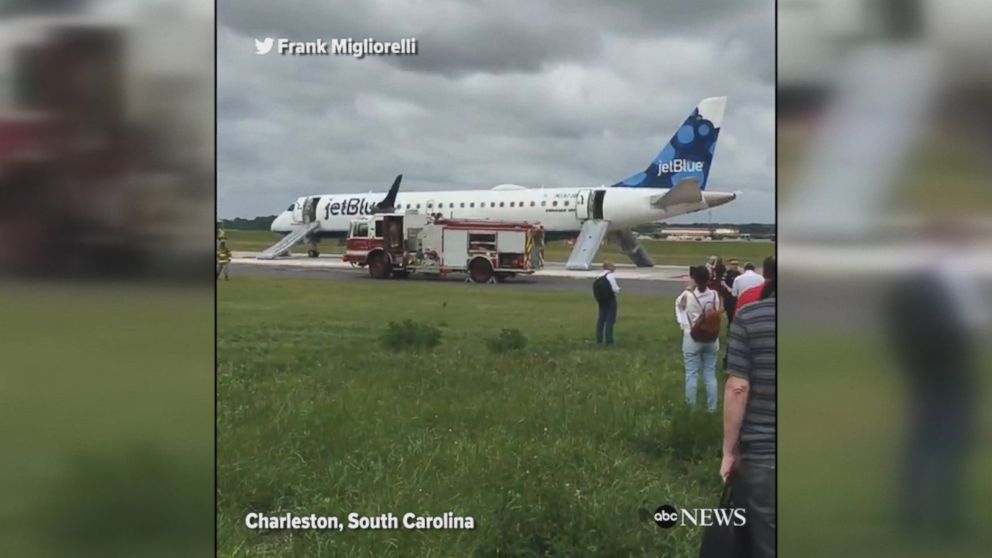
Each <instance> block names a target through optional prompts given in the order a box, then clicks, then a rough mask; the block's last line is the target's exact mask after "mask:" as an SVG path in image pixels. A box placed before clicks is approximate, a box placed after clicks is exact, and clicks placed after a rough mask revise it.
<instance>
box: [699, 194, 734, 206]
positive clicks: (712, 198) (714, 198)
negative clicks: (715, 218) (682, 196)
mask: <svg viewBox="0 0 992 558" xmlns="http://www.w3.org/2000/svg"><path fill="white" fill-rule="evenodd" d="M735 199H737V194H736V193H733V192H707V193H706V207H716V206H718V205H723V204H725V203H730V202H732V201H734V200H735Z"/></svg>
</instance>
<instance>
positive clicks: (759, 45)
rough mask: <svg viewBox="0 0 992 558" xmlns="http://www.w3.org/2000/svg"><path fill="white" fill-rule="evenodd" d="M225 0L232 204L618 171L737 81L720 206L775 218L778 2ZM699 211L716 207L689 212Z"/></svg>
mask: <svg viewBox="0 0 992 558" xmlns="http://www.w3.org/2000/svg"><path fill="white" fill-rule="evenodd" d="M385 6H387V4H385V3H381V2H333V3H325V2H319V1H316V0H302V1H296V2H292V3H279V4H275V3H271V2H258V1H240V2H223V3H221V4H220V6H219V8H218V9H219V28H218V49H217V57H218V175H219V183H218V197H219V209H220V213H221V215H222V216H225V217H231V216H254V215H258V214H271V213H273V212H275V211H276V210H278V209H281V208H283V207H285V206H286V205H288V204H289V203H290V201H291V200H292V199H295V198H296V197H297V196H300V195H304V194H309V193H331V192H349V191H366V190H369V189H375V190H382V189H384V188H385V187H387V186H388V184H389V182H390V181H391V179H392V177H393V176H394V175H395V174H397V173H399V172H403V173H404V174H405V176H406V180H405V183H404V187H405V188H408V189H410V190H417V189H420V190H422V189H448V188H488V187H491V186H493V185H496V184H500V183H504V182H511V183H520V184H524V185H527V186H541V185H546V186H574V185H598V184H601V183H609V182H612V181H615V180H617V179H619V178H622V177H624V176H627V175H629V174H631V173H632V172H636V171H637V170H640V169H642V168H644V167H645V166H646V165H647V163H648V161H649V160H650V159H651V158H652V156H654V154H655V153H657V151H658V149H659V148H660V146H661V145H662V144H663V143H664V142H665V141H667V139H668V137H669V136H670V135H671V133H672V132H673V131H674V129H675V128H676V127H677V126H678V124H679V123H681V121H682V119H683V118H684V117H685V115H686V114H687V113H688V112H689V111H690V110H691V109H692V107H693V106H694V105H695V103H696V102H697V101H698V100H699V99H701V98H703V97H707V96H713V95H728V96H729V97H730V103H729V105H728V113H727V115H726V118H725V125H724V131H723V135H722V136H721V141H720V145H719V146H718V148H717V156H716V159H715V160H714V167H713V175H712V178H711V182H710V184H711V187H712V188H714V189H721V190H738V189H739V190H741V191H742V192H743V193H744V196H742V197H741V198H740V199H739V200H738V201H736V202H734V203H733V204H730V205H728V206H725V207H722V208H720V209H719V210H716V211H714V215H713V218H714V220H737V221H750V220H758V221H766V222H767V221H772V220H773V219H774V168H775V161H774V137H775V136H774V100H775V93H774V68H775V67H774V64H775V62H774V36H773V33H774V11H773V10H774V3H771V2H764V1H753V2H747V1H716V0H705V1H702V2H700V1H694V2H693V1H688V0H686V1H684V2H680V3H679V6H665V5H664V3H657V2H644V3H635V2H623V3H602V2H592V1H591V0H590V1H578V2H574V1H571V2H565V1H564V0H562V1H546V2H525V1H504V2H498V3H497V2H473V1H463V2H440V3H430V4H424V3H419V2H411V3H403V2H398V3H397V2H390V3H388V8H387V7H385ZM263 36H274V37H287V38H291V39H294V40H308V39H315V38H318V37H320V38H329V37H355V38H361V37H365V36H374V37H376V38H380V39H390V40H391V39H396V38H401V37H406V36H416V37H417V38H418V41H419V42H420V54H419V56H415V57H409V56H407V57H392V58H387V57H367V58H365V59H362V60H357V59H354V58H351V57H336V56H335V57H289V56H286V57H282V56H277V55H274V54H270V55H267V56H256V55H255V54H254V50H253V42H252V39H253V38H254V37H263ZM689 217H690V220H692V219H693V218H699V216H689Z"/></svg>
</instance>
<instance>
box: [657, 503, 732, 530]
mask: <svg viewBox="0 0 992 558" xmlns="http://www.w3.org/2000/svg"><path fill="white" fill-rule="evenodd" d="M654 522H655V523H657V524H658V527H661V528H662V529H671V528H672V527H675V526H676V525H682V526H686V525H691V526H693V527H710V526H713V525H717V526H720V527H727V526H731V527H743V526H745V525H747V516H746V515H745V514H744V508H695V509H691V510H690V509H688V508H683V509H682V510H681V512H680V511H679V510H677V509H675V506H670V505H668V504H665V505H664V506H661V507H660V508H658V509H657V510H655V512H654Z"/></svg>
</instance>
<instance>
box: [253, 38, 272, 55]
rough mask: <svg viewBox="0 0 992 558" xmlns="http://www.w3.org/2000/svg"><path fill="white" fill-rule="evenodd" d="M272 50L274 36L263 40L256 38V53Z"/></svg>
mask: <svg viewBox="0 0 992 558" xmlns="http://www.w3.org/2000/svg"><path fill="white" fill-rule="evenodd" d="M270 50H272V37H266V38H265V39H263V40H261V41H260V40H258V39H255V54H268V53H269V51H270Z"/></svg>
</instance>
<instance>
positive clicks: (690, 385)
mask: <svg viewBox="0 0 992 558" xmlns="http://www.w3.org/2000/svg"><path fill="white" fill-rule="evenodd" d="M689 275H690V277H692V280H693V283H694V284H695V285H694V286H693V287H689V288H686V290H685V291H683V292H682V294H680V295H679V296H678V298H676V299H675V319H676V320H678V323H679V327H681V328H682V359H683V361H684V364H685V400H686V403H688V404H689V406H690V407H695V406H696V397H697V386H698V383H699V373H700V370H702V374H703V382H704V384H705V385H706V408H707V410H708V411H709V412H711V413H715V412H716V406H717V389H716V357H717V355H718V354H719V352H720V340H719V339H717V340H716V341H712V342H710V343H700V342H698V341H696V340H695V339H693V338H692V333H691V332H692V326H693V324H695V323H696V322H697V321H699V318H700V317H701V316H702V315H703V314H704V312H705V311H706V310H719V309H720V308H722V306H721V301H720V295H719V294H717V292H716V291H715V290H714V289H710V288H708V286H707V284H708V283H709V280H710V273H709V271H708V270H707V269H706V267H705V266H700V267H691V268H689Z"/></svg>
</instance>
